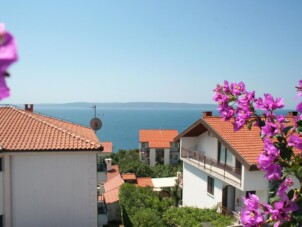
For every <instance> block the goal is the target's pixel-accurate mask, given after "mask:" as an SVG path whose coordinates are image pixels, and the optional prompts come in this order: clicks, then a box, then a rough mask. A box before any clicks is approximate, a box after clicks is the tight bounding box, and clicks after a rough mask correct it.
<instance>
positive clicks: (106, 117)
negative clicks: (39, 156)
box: [34, 106, 213, 151]
mask: <svg viewBox="0 0 302 227" xmlns="http://www.w3.org/2000/svg"><path fill="white" fill-rule="evenodd" d="M34 111H35V112H39V113H42V114H46V115H48V116H52V117H57V118H60V119H63V120H67V121H71V122H74V123H77V124H81V125H85V126H89V124H90V120H91V119H92V118H93V117H94V111H93V109H90V108H82V107H66V108H64V107H60V108H57V107H55V108H53V107H38V106H36V107H35V110H34ZM203 111H209V109H204V110H203V109H132V108H131V109H124V108H123V109H117V108H111V109H110V108H107V109H100V108H98V109H97V117H99V118H100V119H101V120H102V123H103V126H102V128H101V129H100V130H98V131H97V136H98V138H99V139H100V141H112V142H113V146H114V151H118V150H119V149H133V148H138V144H139V142H138V141H139V138H138V137H139V130H140V129H177V130H178V132H179V133H181V132H182V131H183V130H185V129H186V128H188V127H189V126H190V125H191V124H193V123H194V122H195V121H197V120H198V119H199V118H200V116H201V114H202V112H203ZM211 111H213V110H211Z"/></svg>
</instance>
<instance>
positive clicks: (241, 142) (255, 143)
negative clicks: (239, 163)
mask: <svg viewBox="0 0 302 227" xmlns="http://www.w3.org/2000/svg"><path fill="white" fill-rule="evenodd" d="M286 119H287V120H289V121H290V122H291V123H289V124H288V125H292V122H293V120H292V119H293V118H292V117H287V118H286ZM207 130H209V131H211V132H212V133H213V134H214V135H215V136H216V137H217V138H218V139H219V140H220V141H221V142H223V143H224V144H225V145H228V147H229V148H231V150H233V151H234V152H235V153H237V154H238V155H239V157H241V158H242V159H243V160H244V161H245V162H246V164H247V165H249V166H252V165H255V164H257V158H258V157H259V155H260V153H261V152H262V149H263V141H262V140H261V138H260V129H259V128H258V127H252V129H251V130H248V128H247V127H243V128H242V129H241V130H239V131H237V132H234V128H233V125H232V123H230V122H225V121H223V120H222V118H221V117H212V116H205V117H204V118H201V119H199V120H198V121H196V122H195V123H194V124H193V125H192V126H190V127H189V128H188V129H187V130H185V131H184V132H182V133H181V134H180V135H178V136H177V137H176V138H175V141H178V140H179V139H180V138H181V137H186V136H190V137H192V136H193V137H194V136H198V135H200V134H201V133H203V132H205V131H207Z"/></svg>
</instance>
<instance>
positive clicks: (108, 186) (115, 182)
mask: <svg viewBox="0 0 302 227" xmlns="http://www.w3.org/2000/svg"><path fill="white" fill-rule="evenodd" d="M122 184H124V180H123V179H122V177H121V176H120V175H117V176H115V177H114V178H112V179H110V180H109V181H106V182H105V184H104V188H105V192H108V191H111V190H113V189H116V188H118V187H120V186H121V185H122Z"/></svg>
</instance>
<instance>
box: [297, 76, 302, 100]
mask: <svg viewBox="0 0 302 227" xmlns="http://www.w3.org/2000/svg"><path fill="white" fill-rule="evenodd" d="M296 88H297V90H298V94H297V96H296V98H298V97H300V96H302V80H299V85H298V87H296Z"/></svg>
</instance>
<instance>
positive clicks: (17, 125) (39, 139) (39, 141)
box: [0, 107, 102, 152]
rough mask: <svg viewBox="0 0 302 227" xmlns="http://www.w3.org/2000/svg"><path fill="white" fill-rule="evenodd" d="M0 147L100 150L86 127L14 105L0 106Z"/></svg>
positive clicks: (23, 149) (12, 148)
mask: <svg viewBox="0 0 302 227" xmlns="http://www.w3.org/2000/svg"><path fill="white" fill-rule="evenodd" d="M0 147H2V152H3V151H4V152H5V151H53V150H99V151H100V150H102V146H101V143H100V141H99V140H98V138H97V136H96V135H95V133H94V132H93V130H91V129H90V128H88V127H85V126H82V125H78V124H74V123H71V122H67V121H63V120H60V119H56V118H51V117H48V116H44V115H42V114H37V113H34V112H30V111H25V110H22V109H19V108H17V107H0Z"/></svg>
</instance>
